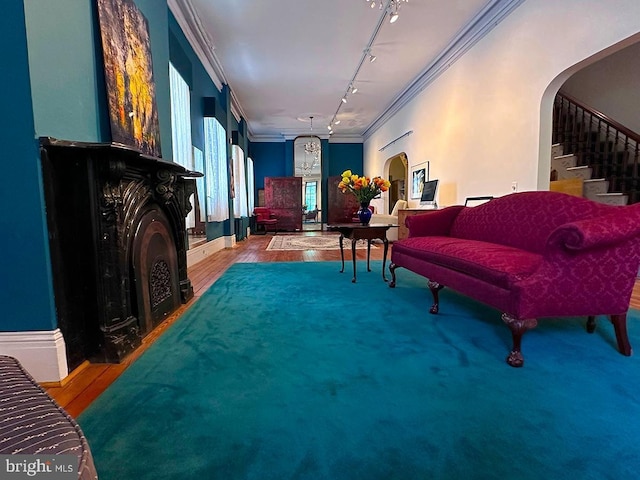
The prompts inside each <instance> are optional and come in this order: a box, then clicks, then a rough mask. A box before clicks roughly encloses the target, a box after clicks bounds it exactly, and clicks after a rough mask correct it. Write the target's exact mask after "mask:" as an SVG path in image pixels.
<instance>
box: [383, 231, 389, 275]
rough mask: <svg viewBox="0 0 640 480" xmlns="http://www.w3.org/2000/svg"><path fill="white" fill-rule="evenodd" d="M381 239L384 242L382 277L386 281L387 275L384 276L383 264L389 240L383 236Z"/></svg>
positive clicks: (385, 260)
mask: <svg viewBox="0 0 640 480" xmlns="http://www.w3.org/2000/svg"><path fill="white" fill-rule="evenodd" d="M382 241H383V243H384V253H383V254H382V279H383V280H384V281H385V282H386V281H387V277H385V276H384V266H385V264H386V263H387V251H389V240H387V237H386V236H385V237H384V239H383V240H382Z"/></svg>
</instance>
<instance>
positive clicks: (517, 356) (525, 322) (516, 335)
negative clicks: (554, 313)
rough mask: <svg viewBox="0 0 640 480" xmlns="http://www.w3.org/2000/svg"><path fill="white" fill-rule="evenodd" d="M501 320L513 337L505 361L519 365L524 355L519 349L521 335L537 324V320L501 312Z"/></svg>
mask: <svg viewBox="0 0 640 480" xmlns="http://www.w3.org/2000/svg"><path fill="white" fill-rule="evenodd" d="M502 321H503V322H504V323H506V324H507V326H508V327H509V329H510V330H511V337H512V338H513V348H512V349H511V352H510V353H509V355H508V356H507V363H508V364H509V365H511V366H512V367H521V366H522V365H524V356H523V355H522V351H521V349H520V345H521V342H522V335H523V334H524V333H525V332H526V331H527V330H531V329H532V328H535V327H536V326H537V325H538V321H537V320H536V319H535V318H525V319H519V318H515V317H513V316H511V315H509V314H508V313H503V314H502Z"/></svg>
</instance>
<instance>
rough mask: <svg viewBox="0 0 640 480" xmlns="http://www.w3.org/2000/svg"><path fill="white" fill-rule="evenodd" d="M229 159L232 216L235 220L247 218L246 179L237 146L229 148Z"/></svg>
mask: <svg viewBox="0 0 640 480" xmlns="http://www.w3.org/2000/svg"><path fill="white" fill-rule="evenodd" d="M231 158H232V161H233V186H234V190H235V197H234V198H233V215H234V216H235V217H236V218H240V217H248V216H249V208H248V204H247V180H246V179H247V177H246V172H245V170H246V169H245V162H244V152H243V151H242V149H241V148H240V147H239V146H238V145H232V146H231Z"/></svg>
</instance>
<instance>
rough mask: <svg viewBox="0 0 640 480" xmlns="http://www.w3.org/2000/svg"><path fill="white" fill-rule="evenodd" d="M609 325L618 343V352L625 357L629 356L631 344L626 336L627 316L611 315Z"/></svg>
mask: <svg viewBox="0 0 640 480" xmlns="http://www.w3.org/2000/svg"><path fill="white" fill-rule="evenodd" d="M610 318H611V323H613V329H614V330H615V332H616V341H617V342H618V350H620V353H622V354H623V355H626V356H627V357H628V356H630V355H631V344H630V343H629V337H628V335H627V314H626V313H625V314H622V315H611V317H610Z"/></svg>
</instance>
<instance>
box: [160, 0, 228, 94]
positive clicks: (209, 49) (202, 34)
mask: <svg viewBox="0 0 640 480" xmlns="http://www.w3.org/2000/svg"><path fill="white" fill-rule="evenodd" d="M167 5H168V6H169V10H171V13H173V16H174V17H176V20H177V22H178V25H180V28H181V29H182V32H183V33H184V35H185V37H187V41H188V42H189V44H190V45H191V48H193V51H194V52H195V53H196V55H197V57H198V59H199V60H200V62H201V63H202V66H203V67H204V69H205V70H206V71H207V73H208V74H209V76H210V77H211V80H213V83H214V84H215V86H216V88H217V89H218V90H219V91H222V85H223V84H225V83H228V82H227V79H226V77H225V75H224V69H223V68H222V64H221V63H220V61H219V60H218V57H217V56H216V54H215V52H214V50H215V46H214V45H213V41H212V40H211V37H210V36H209V34H208V33H207V31H206V30H205V29H204V27H203V26H202V23H201V22H200V19H199V18H198V15H197V13H196V11H195V9H194V8H193V5H192V3H191V1H190V0H167Z"/></svg>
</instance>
